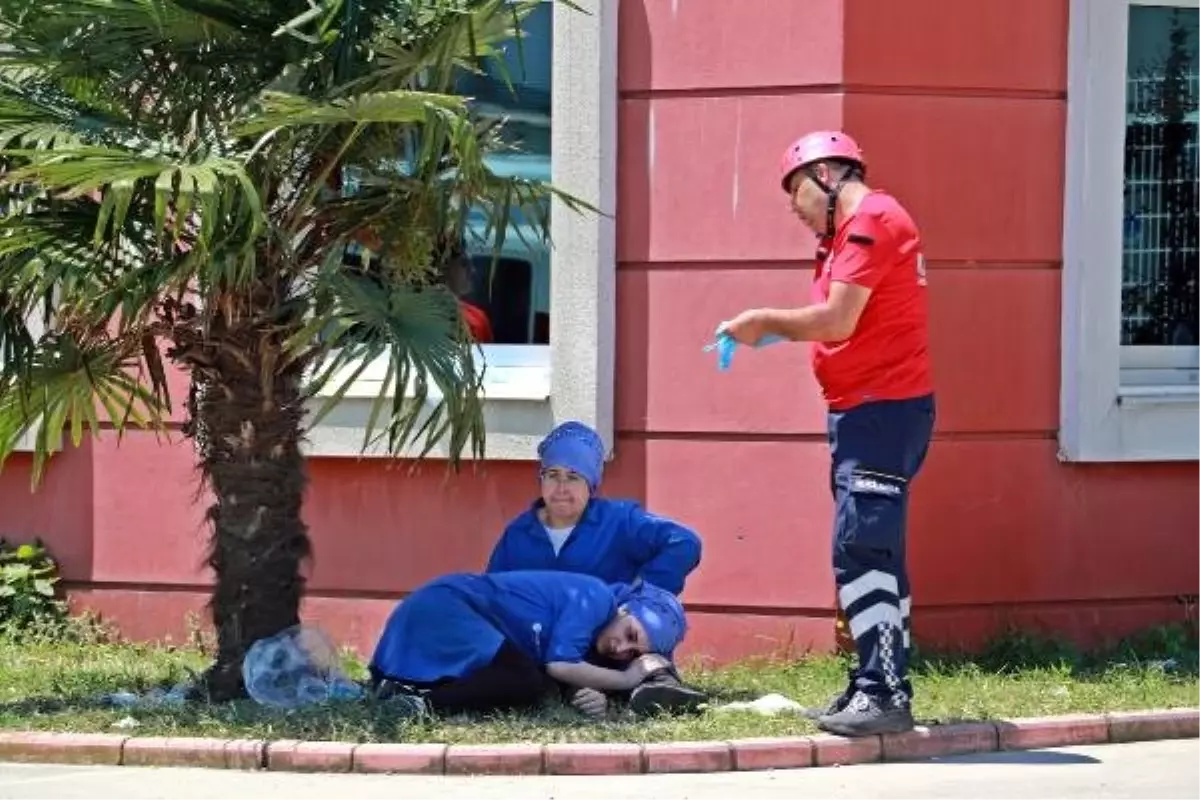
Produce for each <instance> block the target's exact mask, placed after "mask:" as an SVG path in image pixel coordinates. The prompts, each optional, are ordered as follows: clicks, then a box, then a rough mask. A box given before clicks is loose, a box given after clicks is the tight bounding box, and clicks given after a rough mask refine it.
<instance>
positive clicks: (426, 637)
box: [370, 571, 687, 716]
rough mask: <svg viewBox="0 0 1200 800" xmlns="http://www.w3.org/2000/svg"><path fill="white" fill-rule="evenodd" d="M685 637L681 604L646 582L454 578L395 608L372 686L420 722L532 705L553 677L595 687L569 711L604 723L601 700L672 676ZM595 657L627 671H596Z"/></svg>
mask: <svg viewBox="0 0 1200 800" xmlns="http://www.w3.org/2000/svg"><path fill="white" fill-rule="evenodd" d="M686 629H687V622H686V619H685V617H684V612H683V606H682V605H680V603H679V601H678V600H677V599H676V598H675V596H674V595H673V594H671V593H670V592H667V591H664V590H662V589H659V588H658V587H656V586H652V585H650V584H647V583H638V584H635V585H632V586H631V585H628V584H623V583H618V584H606V583H604V582H603V581H601V580H600V579H599V578H594V577H592V576H591V575H582V574H576V573H569V572H549V571H548V572H504V573H497V574H492V575H473V574H455V575H447V576H445V577H442V578H438V579H436V580H434V581H431V582H430V583H427V584H425V585H424V586H422V587H421V588H419V589H417V590H416V591H415V592H413V593H412V594H411V595H409V597H408V598H407V599H405V600H404V601H402V602H401V603H400V604H399V605H397V606H396V608H395V610H393V611H392V614H391V616H390V617H389V618H388V621H387V624H386V625H385V626H384V629H383V634H382V636H380V639H379V643H378V644H377V645H376V647H375V654H374V655H373V656H372V657H371V665H370V670H371V681H372V684H373V686H374V689H375V692H376V695H377V696H378V697H381V698H383V697H389V698H394V699H396V700H400V701H402V702H405V703H407V704H408V706H409V708H410V710H411V711H413V712H414V713H421V714H423V713H443V714H455V713H460V712H465V711H475V712H483V711H494V710H502V709H518V708H528V707H531V706H535V705H537V704H538V703H539V702H540V701H541V698H542V696H543V694H544V693H545V692H546V690H547V689H548V688H550V687H551V686H552V685H553V684H550V683H548V682H547V677H549V678H552V679H553V680H555V681H558V682H559V683H560V684H566V685H568V686H570V687H577V688H579V689H584V690H590V691H580V692H578V693H576V694H575V696H574V698H573V699H572V704H573V705H574V706H575V707H576V708H577V709H579V710H580V711H582V712H583V713H585V714H589V715H592V716H601V715H603V714H604V712H605V709H606V700H605V695H604V692H609V691H623V690H628V689H631V688H633V687H634V686H636V685H638V684H639V683H641V682H642V681H643V680H644V679H645V678H646V677H647V676H648V675H650V674H651V673H653V672H655V671H656V670H659V669H663V668H666V667H668V666H669V663H670V662H669V659H670V658H671V654H672V653H673V651H674V650H675V647H676V645H678V644H679V642H680V641H681V640H682V639H683V636H684V633H685V632H686ZM590 654H595V655H599V656H602V657H604V658H606V659H609V660H613V661H618V662H622V663H624V664H627V665H628V666H626V667H624V668H623V669H609V668H605V667H600V666H596V665H594V664H590V663H588V661H587V660H586V659H587V657H588V656H589V655H590Z"/></svg>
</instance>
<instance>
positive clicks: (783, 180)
mask: <svg viewBox="0 0 1200 800" xmlns="http://www.w3.org/2000/svg"><path fill="white" fill-rule="evenodd" d="M827 159H837V160H840V161H850V162H853V163H855V164H857V165H858V166H859V168H860V170H862V171H864V172H865V171H866V165H867V164H866V160H865V159H864V158H863V153H862V148H861V147H859V146H858V143H857V142H855V141H854V140H853V139H852V138H850V137H849V136H848V135H846V134H844V133H842V132H841V131H813V132H812V133H806V134H805V135H803V136H801V137H800V138H799V139H797V140H796V141H794V142H792V143H791V144H790V145H789V146H788V149H787V150H785V151H783V159H782V160H781V161H780V163H779V182H780V184H781V185H782V186H783V191H785V192H788V191H790V187H789V186H788V183H789V182H790V181H791V179H792V175H794V174H795V172H796V170H798V169H803V168H804V167H807V166H808V165H809V164H815V163H816V162H818V161H825V160H827Z"/></svg>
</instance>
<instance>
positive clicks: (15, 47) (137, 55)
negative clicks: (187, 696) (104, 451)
mask: <svg viewBox="0 0 1200 800" xmlns="http://www.w3.org/2000/svg"><path fill="white" fill-rule="evenodd" d="M537 2H539V0H524V2H522V1H521V0H517V2H513V0H412V1H411V2H402V1H401V0H49V1H47V0H0V29H2V30H0V37H2V38H3V41H4V42H6V43H7V44H6V46H5V47H4V50H3V52H0V212H2V216H0V359H3V367H0V464H2V463H3V459H5V458H6V457H7V456H8V455H9V454H10V453H11V452H12V451H13V449H14V447H15V444H16V442H17V441H18V439H20V438H22V437H23V436H25V435H27V434H35V440H36V455H35V468H34V480H35V482H36V481H37V479H38V478H39V477H40V475H41V473H42V471H43V470H44V467H45V461H46V458H47V457H48V456H49V454H50V453H51V452H52V451H53V450H54V448H55V447H56V443H57V442H58V441H59V439H60V437H61V436H62V435H63V434H64V432H66V431H69V432H70V436H71V439H72V441H73V442H74V443H75V444H76V445H78V443H79V442H80V441H81V439H82V437H83V435H84V433H85V431H88V432H91V433H93V434H98V433H99V432H100V431H101V430H102V429H105V428H113V429H116V430H117V431H118V432H119V431H122V430H124V429H125V428H126V426H128V425H130V424H134V425H140V426H146V427H149V428H151V429H156V428H159V427H161V426H162V425H163V423H164V421H165V419H166V418H167V412H168V410H169V409H170V408H171V403H172V400H173V399H172V398H171V397H170V396H169V394H168V391H167V382H166V371H167V368H168V367H167V365H168V362H169V363H171V364H174V365H176V366H178V367H179V368H181V369H183V370H186V371H187V373H188V374H189V376H190V389H189V394H188V397H187V398H186V406H185V410H186V417H187V422H186V424H185V426H184V433H185V435H186V436H188V437H190V438H191V439H192V440H193V442H194V445H195V448H196V451H197V455H198V467H199V471H200V474H201V476H202V478H203V479H204V480H205V481H206V482H207V485H208V486H209V487H210V488H211V492H212V496H213V498H214V500H213V502H212V505H211V506H210V507H209V509H208V512H207V519H208V522H209V523H210V525H211V546H210V554H209V561H208V563H209V564H210V566H211V567H212V569H213V570H214V573H215V576H216V584H215V589H214V593H213V596H212V599H211V602H210V609H211V612H212V618H213V622H214V625H215V628H216V631H217V641H218V652H217V655H216V659H215V662H214V664H213V665H212V667H211V668H210V669H209V670H208V671H207V672H206V673H205V676H204V679H203V681H202V682H201V684H200V685H199V686H198V691H203V692H205V693H206V695H207V696H208V697H210V698H212V699H216V700H221V699H227V698H232V697H236V696H239V695H240V694H242V693H243V692H244V687H243V686H242V682H241V670H240V665H241V660H242V657H243V655H244V653H245V652H246V650H247V648H248V647H249V646H250V645H251V644H252V643H253V642H254V641H256V640H258V639H260V638H262V637H265V636H270V635H272V634H274V633H276V632H278V631H280V630H282V629H284V628H286V627H288V626H290V625H293V624H295V623H296V622H297V621H298V619H299V606H300V599H301V596H302V593H303V589H304V580H303V577H302V575H301V572H300V568H301V566H302V562H303V560H304V559H305V558H306V557H307V556H308V554H309V540H308V536H307V531H306V528H305V525H304V523H303V522H302V521H301V515H300V509H301V497H302V494H303V491H304V488H305V484H306V475H305V463H304V457H303V455H302V451H301V442H302V438H303V436H304V433H305V431H306V429H307V428H308V426H310V425H311V424H313V421H314V420H311V419H309V418H308V417H306V413H305V408H306V403H307V402H308V401H309V400H311V399H312V398H313V397H314V393H315V392H316V391H317V390H318V389H321V388H322V387H326V391H325V392H324V393H323V394H324V395H329V396H330V399H329V401H328V402H327V403H326V405H325V406H324V408H322V410H321V411H320V412H318V414H322V413H324V411H325V410H327V409H328V408H329V407H330V406H331V405H332V404H335V403H336V402H337V400H338V399H339V397H340V396H341V395H342V393H344V392H345V390H346V389H347V388H348V387H349V384H350V383H351V382H352V381H353V379H354V378H355V377H356V376H357V375H358V374H359V373H360V372H361V370H362V369H363V367H364V365H366V364H368V363H370V362H372V361H374V360H376V359H382V360H384V361H385V362H386V364H387V375H388V380H387V381H385V386H384V389H383V391H382V392H381V395H380V397H379V398H378V400H377V401H376V403H375V406H374V413H373V414H372V424H371V425H370V426H369V427H370V430H369V431H368V439H369V441H366V442H364V446H365V445H367V444H374V443H380V444H383V443H386V447H387V448H388V449H389V451H390V452H392V453H394V454H397V455H399V454H401V453H413V452H415V453H416V455H417V456H418V457H419V456H422V455H425V454H427V453H428V452H429V449H430V448H432V447H433V446H434V445H435V444H437V443H439V442H442V441H446V442H448V449H449V451H450V453H451V462H452V463H453V464H455V465H457V464H458V463H459V460H460V458H461V457H462V455H463V452H464V451H465V450H467V448H468V447H469V448H470V453H471V456H472V457H476V458H478V457H481V456H482V455H483V450H484V443H485V442H484V430H483V422H482V411H481V399H480V390H481V375H482V370H481V369H480V365H479V364H478V363H477V357H476V355H475V351H474V348H473V347H472V345H471V343H470V341H469V337H468V334H467V333H466V329H465V327H464V325H463V324H462V321H461V319H460V315H459V312H458V306H457V304H456V302H455V298H454V297H453V295H451V294H450V293H449V292H448V291H447V290H446V289H445V288H444V287H442V286H441V285H439V282H438V279H437V276H438V270H439V263H438V260H439V258H440V255H439V254H440V253H441V252H442V251H443V249H444V247H443V245H444V244H445V243H446V242H447V241H454V240H455V239H456V238H458V237H461V236H463V232H464V230H465V221H466V218H467V214H468V212H471V213H475V214H483V215H484V217H485V218H486V219H487V220H488V225H489V230H490V232H492V233H493V234H494V235H495V237H496V239H497V240H502V239H503V236H504V233H505V232H506V231H507V230H508V220H509V216H510V214H514V213H523V214H525V215H527V217H528V218H529V219H532V220H533V221H534V224H535V227H536V228H537V230H538V231H539V233H540V234H541V235H547V233H548V227H547V216H548V199H549V197H550V196H551V195H552V194H555V193H556V192H555V190H554V189H553V188H552V187H550V186H548V185H545V184H542V183H539V182H537V181H531V180H525V179H521V178H517V177H500V176H498V175H497V174H495V173H493V172H492V171H491V170H490V169H489V168H488V162H487V157H488V156H489V154H492V153H495V152H497V151H498V150H499V149H501V148H504V147H510V146H511V145H506V144H505V143H504V138H503V137H502V135H501V128H502V122H503V121H502V120H495V119H487V118H484V117H483V116H482V115H481V114H480V113H479V109H478V108H477V107H476V106H475V105H474V104H473V103H472V102H471V100H470V99H469V98H467V97H464V96H462V95H461V94H460V93H458V92H456V87H457V86H460V85H461V80H462V78H463V76H464V75H469V74H471V73H472V72H478V71H479V70H480V69H481V67H482V66H484V65H486V64H489V63H492V64H494V63H496V62H498V61H499V59H500V55H501V47H502V44H503V43H504V42H511V41H516V42H518V43H519V42H520V37H519V31H520V21H521V19H523V17H524V15H525V14H526V13H528V11H529V10H530V9H531V8H532V7H533V6H535V5H536V4H537ZM514 37H516V38H515V39H514ZM559 196H560V197H562V199H563V200H564V201H566V203H567V206H568V207H569V208H572V209H576V210H578V209H581V208H587V207H588V206H586V205H585V204H582V203H579V202H577V201H575V200H574V199H573V198H570V197H567V196H564V195H559ZM355 242H365V243H367V244H368V245H369V246H371V247H372V249H373V250H376V251H378V252H379V253H380V254H381V260H379V261H378V262H377V263H376V262H373V263H376V265H375V266H372V267H371V268H369V269H364V268H359V267H356V266H351V265H349V262H348V261H347V260H345V259H344V258H343V254H344V253H345V251H346V248H347V245H349V244H352V243H355ZM432 387H436V392H431V388H432ZM405 388H407V392H406V391H404V390H405ZM393 390H394V391H393ZM393 396H394V397H395V399H392V397H393ZM406 398H407V399H406Z"/></svg>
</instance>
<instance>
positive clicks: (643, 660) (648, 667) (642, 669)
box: [625, 653, 671, 686]
mask: <svg viewBox="0 0 1200 800" xmlns="http://www.w3.org/2000/svg"><path fill="white" fill-rule="evenodd" d="M670 666H671V661H670V659H668V658H666V657H665V656H661V655H659V654H658V653H646V654H645V655H643V656H638V657H637V658H635V659H634V660H633V662H632V663H630V665H629V666H628V667H626V670H625V671H626V672H629V673H632V674H634V675H636V676H637V681H636V682H635V683H634V686H637V685H638V684H639V683H641V682H642V681H644V680H646V678H647V677H649V675H650V673H652V672H657V671H658V670H660V669H669V668H670Z"/></svg>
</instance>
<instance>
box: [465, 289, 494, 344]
mask: <svg viewBox="0 0 1200 800" xmlns="http://www.w3.org/2000/svg"><path fill="white" fill-rule="evenodd" d="M458 307H459V309H460V310H461V311H462V315H463V319H464V320H466V323H467V329H468V330H470V331H471V338H472V339H474V340H475V343H476V344H490V343H491V341H492V323H491V320H489V319H488V315H487V312H486V311H484V310H483V309H482V308H480V307H479V306H477V305H475V304H474V303H468V302H467V301H466V300H463V299H461V298H460V299H459V301H458Z"/></svg>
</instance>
